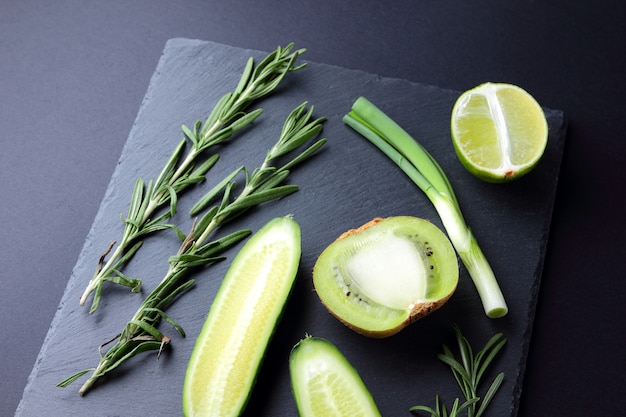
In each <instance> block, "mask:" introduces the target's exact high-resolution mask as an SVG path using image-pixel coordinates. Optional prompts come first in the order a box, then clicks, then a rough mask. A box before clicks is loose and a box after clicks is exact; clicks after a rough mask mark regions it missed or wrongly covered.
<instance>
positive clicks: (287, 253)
mask: <svg viewBox="0 0 626 417" xmlns="http://www.w3.org/2000/svg"><path fill="white" fill-rule="evenodd" d="M300 252H301V239H300V227H299V225H298V224H297V223H296V222H295V221H294V220H293V219H291V218H290V217H280V218H276V219H274V220H271V221H270V222H268V223H267V224H266V225H265V226H263V228H261V229H260V230H259V231H258V232H257V233H255V234H254V235H253V236H252V237H251V238H250V240H248V242H247V243H246V244H245V245H244V246H243V248H242V249H241V251H240V252H239V253H238V254H237V256H236V257H235V258H234V259H233V262H232V264H231V266H230V267H229V269H228V272H227V273H226V276H225V277H224V280H223V282H222V284H221V286H220V289H219V290H218V292H217V295H216V296H215V300H214V301H213V304H212V305H211V308H210V311H209V314H208V316H207V318H206V321H205V323H204V326H203V328H202V331H201V332H200V335H199V336H198V339H197V341H196V344H195V346H194V350H193V353H192V355H191V359H190V360H189V365H188V367H187V373H186V376H185V382H184V386H183V412H184V415H185V416H186V417H192V416H193V417H200V416H203V417H204V416H219V417H228V416H238V415H240V414H241V412H242V410H243V409H244V407H245V405H246V403H247V401H248V397H249V395H250V392H251V391H252V387H253V385H254V381H255V379H256V375H257V371H258V369H259V367H260V366H261V361H262V359H263V356H264V354H265V350H266V348H267V345H268V343H269V340H270V338H271V336H272V334H273V332H274V328H275V326H276V324H277V322H278V320H279V318H280V316H281V314H282V311H283V308H284V305H285V303H286V301H287V298H288V297H289V293H290V292H291V288H292V286H293V283H294V281H295V277H296V275H297V271H298V266H299V263H300Z"/></svg>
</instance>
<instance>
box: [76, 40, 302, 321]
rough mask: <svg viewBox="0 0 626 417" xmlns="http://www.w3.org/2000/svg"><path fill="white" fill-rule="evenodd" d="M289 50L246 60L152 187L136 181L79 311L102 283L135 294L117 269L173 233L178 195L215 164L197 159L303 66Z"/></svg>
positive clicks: (132, 282) (135, 285) (133, 283)
mask: <svg viewBox="0 0 626 417" xmlns="http://www.w3.org/2000/svg"><path fill="white" fill-rule="evenodd" d="M293 48H294V46H293V43H292V44H289V45H287V46H286V47H284V48H283V47H278V48H277V49H276V50H275V51H274V52H272V53H270V54H269V55H268V56H267V57H265V58H264V59H263V60H262V61H261V62H260V63H259V64H258V65H256V66H255V63H254V59H253V58H249V59H248V61H247V63H246V66H245V68H244V71H243V73H242V75H241V78H240V80H239V83H238V85H237V87H236V88H235V90H234V91H232V92H229V93H227V94H225V95H224V96H223V97H222V98H221V99H220V100H219V101H218V102H217V104H216V105H215V107H214V108H213V110H212V111H211V113H210V114H209V116H208V118H207V119H206V121H205V122H204V123H202V122H201V121H197V122H196V123H195V126H194V128H193V130H192V129H190V128H188V127H187V126H184V125H183V126H182V130H183V133H184V136H185V137H184V138H183V139H182V140H181V141H180V143H179V144H178V146H177V147H176V149H175V150H174V152H173V153H172V155H171V157H170V159H169V160H168V161H167V163H166V164H165V167H164V168H163V170H162V171H161V173H160V174H159V176H158V178H157V179H156V181H152V180H151V181H149V182H148V183H147V184H146V183H145V182H144V181H143V179H141V178H139V179H137V181H136V182H135V187H134V190H133V193H132V197H131V201H130V207H129V210H128V215H127V217H126V218H125V219H122V220H123V222H124V230H123V234H122V238H121V239H120V241H119V244H118V245H117V247H116V248H115V250H114V251H113V252H112V253H111V256H110V257H109V259H108V260H106V259H105V258H106V256H107V255H108V254H109V252H110V251H111V250H112V248H113V246H114V245H115V243H116V242H113V243H112V244H111V246H110V247H109V249H108V250H107V251H106V252H105V254H104V255H102V257H101V258H100V262H99V263H98V267H97V269H96V271H95V273H94V275H93V276H92V278H91V280H90V281H89V283H88V285H87V287H86V288H85V291H84V292H83V294H82V296H81V298H80V305H84V304H85V303H86V301H87V299H88V297H89V295H90V294H91V293H93V292H95V293H94V297H93V300H92V305H91V308H90V313H93V312H94V311H95V310H97V308H98V306H99V304H100V298H101V294H102V286H103V283H104V282H105V281H109V282H113V283H116V284H120V285H124V286H126V287H129V288H131V290H132V292H139V290H140V287H141V280H139V279H136V278H131V277H128V276H126V275H124V274H123V273H122V272H121V268H122V267H123V266H124V265H125V264H126V263H127V262H128V261H129V260H130V259H131V258H132V257H133V255H134V254H135V253H136V252H137V251H138V250H139V248H140V247H141V245H142V240H141V239H143V238H145V237H146V236H147V235H149V234H151V233H154V232H156V231H159V230H163V229H167V228H174V229H175V226H174V225H171V224H167V223H165V222H166V221H167V220H168V219H169V218H170V217H172V216H174V214H175V213H176V205H177V196H178V194H180V193H181V192H183V191H184V190H185V189H187V188H189V187H190V186H192V185H194V184H197V183H199V182H201V181H203V180H204V179H205V174H206V173H207V172H208V170H209V169H211V167H212V166H213V165H214V164H215V162H216V161H217V159H218V155H217V154H213V155H210V156H208V157H206V158H205V160H204V162H202V163H201V164H200V165H199V166H197V167H196V166H195V165H196V163H197V162H198V160H199V159H200V156H201V154H202V153H203V152H205V151H206V150H207V149H208V148H210V147H212V146H214V145H217V144H219V143H222V142H223V141H225V140H226V139H228V138H230V137H231V136H232V135H233V134H234V133H235V132H237V131H239V130H241V129H243V128H244V127H246V126H248V125H249V124H250V123H252V122H253V121H254V120H255V119H256V118H257V117H258V116H259V115H260V114H261V112H262V109H255V110H252V111H250V112H248V113H246V112H245V110H246V109H247V108H248V107H249V106H250V105H251V104H252V103H253V102H254V101H256V100H258V99H260V98H262V97H264V96H266V95H268V94H270V93H271V92H272V91H274V90H275V89H276V87H277V86H278V84H279V83H280V82H281V81H282V79H283V78H284V77H285V75H286V74H287V73H288V72H291V71H295V70H298V69H300V68H302V67H303V66H305V65H306V64H302V65H299V66H296V65H295V61H296V59H297V58H298V56H299V55H301V54H302V53H304V51H305V50H304V49H299V50H294V49H293ZM188 141H189V142H191V148H190V149H189V151H188V152H187V153H186V154H185V148H186V146H187V142H188ZM168 203H169V209H168V210H166V211H165V212H164V213H162V214H160V215H158V216H157V217H154V218H153V216H154V215H155V213H156V212H157V211H158V210H159V209H162V208H163V207H164V206H166V205H168Z"/></svg>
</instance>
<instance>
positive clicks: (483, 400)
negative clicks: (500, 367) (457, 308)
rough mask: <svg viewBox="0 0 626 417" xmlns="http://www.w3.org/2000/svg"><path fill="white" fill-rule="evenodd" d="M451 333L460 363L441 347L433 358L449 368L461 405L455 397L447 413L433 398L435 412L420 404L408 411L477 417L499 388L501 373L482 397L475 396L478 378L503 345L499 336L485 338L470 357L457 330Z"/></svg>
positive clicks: (467, 345)
mask: <svg viewBox="0 0 626 417" xmlns="http://www.w3.org/2000/svg"><path fill="white" fill-rule="evenodd" d="M454 331H455V333H456V337H457V342H458V346H459V352H460V354H461V360H460V361H458V360H457V359H456V358H455V357H454V354H453V353H452V351H451V350H450V349H449V348H448V347H447V346H445V345H444V346H443V351H444V353H442V354H439V355H437V357H438V358H439V360H441V361H442V362H444V363H445V364H447V365H449V366H450V369H451V370H452V373H453V375H454V378H455V379H456V381H457V383H458V385H459V387H460V388H461V391H462V392H463V395H464V396H465V402H463V403H462V404H461V405H459V399H458V398H456V399H455V400H454V403H453V405H452V408H451V409H450V411H449V412H448V410H447V408H446V406H445V405H444V404H443V403H442V401H441V398H440V397H439V395H437V396H436V406H435V409H432V408H430V407H427V406H424V405H416V406H414V407H411V409H410V411H411V412H416V411H424V412H427V413H430V415H431V417H458V416H460V415H461V412H462V411H463V410H467V416H468V417H481V416H482V415H483V413H484V412H485V410H486V409H487V406H488V405H489V403H490V402H491V400H492V399H493V397H494V396H495V395H496V392H497V391H498V389H499V388H500V385H502V381H503V380H504V373H502V372H501V373H499V374H498V375H497V376H496V377H495V379H494V380H493V382H492V383H491V385H490V386H489V388H488V389H487V391H486V392H485V394H484V395H483V396H482V397H479V396H478V387H479V385H480V382H481V379H482V377H483V376H484V375H485V372H486V371H487V369H488V368H489V365H491V363H492V361H493V360H494V358H495V356H496V355H497V354H498V352H499V351H500V350H501V349H502V347H503V346H504V345H505V344H506V339H504V337H503V336H502V334H501V333H497V334H496V335H494V336H493V337H492V338H491V339H489V341H488V342H487V343H486V344H485V346H484V347H483V348H482V350H481V351H480V352H478V354H477V355H475V356H474V352H473V350H472V346H471V345H470V343H469V341H468V340H467V339H466V338H465V337H464V336H463V335H462V334H461V330H460V329H459V328H458V327H457V326H454ZM477 407H478V408H477Z"/></svg>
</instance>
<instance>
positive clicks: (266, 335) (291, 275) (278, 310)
mask: <svg viewBox="0 0 626 417" xmlns="http://www.w3.org/2000/svg"><path fill="white" fill-rule="evenodd" d="M275 226H277V227H283V228H285V227H287V228H289V229H291V230H290V232H289V233H291V234H293V242H292V244H293V246H292V247H293V249H294V251H293V253H294V255H293V256H294V259H293V260H292V265H291V267H290V270H289V271H285V278H284V279H285V280H289V283H288V285H286V287H287V290H285V292H284V294H283V295H282V296H281V301H282V303H281V305H277V306H276V307H275V309H274V315H273V317H270V320H267V321H266V322H264V323H262V324H259V325H261V326H263V327H264V329H263V336H262V337H260V338H259V339H257V340H255V341H254V343H258V344H262V345H263V346H259V349H258V355H257V357H256V363H255V365H254V366H255V368H256V369H254V370H253V376H252V379H251V380H248V381H246V383H247V385H248V393H247V397H246V398H245V399H244V400H243V401H242V403H241V407H240V410H239V411H238V413H236V414H233V416H231V417H234V416H235V415H240V414H241V413H242V412H243V410H244V409H245V406H246V404H247V402H248V400H249V398H250V395H251V394H252V388H253V386H254V383H255V381H256V375H257V374H258V370H259V368H260V367H261V363H262V361H263V358H264V356H265V351H266V349H267V346H268V344H269V341H270V340H271V337H272V335H273V333H274V331H275V329H276V326H277V324H278V322H279V321H280V318H281V317H282V314H283V311H284V307H285V304H286V302H287V299H288V298H289V296H290V294H291V289H292V288H293V284H294V282H295V278H296V276H297V270H298V266H299V262H300V255H301V230H300V226H299V225H298V223H297V222H296V221H295V220H293V219H292V218H291V217H290V216H287V217H278V218H275V219H273V220H270V221H269V222H268V223H266V224H265V225H264V226H263V227H262V228H261V229H259V230H258V231H257V232H256V233H255V234H253V235H252V237H251V238H250V239H249V240H248V242H246V244H245V245H244V246H243V247H242V248H241V250H240V251H239V253H238V254H237V255H236V256H235V258H234V259H233V261H232V263H231V266H230V267H229V270H228V271H227V273H226V276H225V277H224V280H223V281H222V285H221V286H220V289H219V290H218V292H217V294H216V296H215V299H214V300H213V305H217V304H222V303H220V301H219V300H220V298H221V295H222V294H223V293H224V292H226V291H225V290H224V288H225V287H226V285H225V284H226V283H227V281H228V280H231V279H234V278H235V277H234V275H235V274H231V273H230V272H231V270H233V269H236V265H235V264H236V263H237V262H239V261H240V260H242V259H243V258H244V257H246V256H247V254H246V247H248V246H254V245H255V243H256V241H258V240H261V239H265V238H266V237H265V235H266V234H268V233H272V228H273V227H275ZM222 298H223V297H222ZM212 308H213V307H212ZM272 319H274V320H272ZM211 321H212V314H211V311H209V314H208V316H207V318H206V320H205V323H204V325H203V327H202V330H201V331H200V334H199V335H198V338H197V340H196V347H197V346H198V344H199V343H200V341H201V340H202V336H203V333H204V332H205V329H208V328H209V327H210V326H211ZM250 343H253V341H250ZM196 347H194V351H193V352H192V355H191V358H190V360H189V364H188V367H187V376H186V377H185V382H184V385H183V398H182V409H183V415H184V416H185V417H190V416H192V415H193V413H192V412H191V406H189V405H188V402H189V400H188V399H187V396H188V391H187V389H186V388H187V385H188V378H189V374H190V371H191V369H192V368H193V366H194V363H195V361H194V359H195V356H196V354H197V352H196ZM220 417H226V416H220Z"/></svg>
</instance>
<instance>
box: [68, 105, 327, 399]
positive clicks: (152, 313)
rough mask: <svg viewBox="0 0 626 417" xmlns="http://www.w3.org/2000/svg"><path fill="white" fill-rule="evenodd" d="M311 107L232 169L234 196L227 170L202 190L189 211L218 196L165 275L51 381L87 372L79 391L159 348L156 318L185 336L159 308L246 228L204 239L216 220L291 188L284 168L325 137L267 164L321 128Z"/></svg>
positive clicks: (296, 111) (218, 222)
mask: <svg viewBox="0 0 626 417" xmlns="http://www.w3.org/2000/svg"><path fill="white" fill-rule="evenodd" d="M312 112H313V106H311V107H310V108H309V109H308V110H307V108H306V103H303V104H302V105H300V106H298V107H297V108H296V109H294V110H293V111H292V112H291V113H290V114H289V116H288V117H287V119H286V121H285V124H284V127H283V130H282V132H281V135H280V138H279V140H278V141H277V142H276V144H275V145H274V146H273V147H272V148H271V149H270V151H269V152H268V153H267V156H266V158H265V160H264V162H263V164H262V165H261V166H260V167H259V168H257V169H255V170H254V171H253V173H252V175H248V170H247V169H246V168H245V167H243V168H240V169H238V170H236V171H235V173H238V172H240V171H244V172H245V173H246V184H245V186H244V188H243V190H242V191H241V192H240V193H239V194H238V195H237V196H236V197H233V196H231V193H232V191H233V189H234V186H235V182H234V177H235V176H236V175H232V174H230V175H228V176H227V177H226V178H225V180H224V181H221V182H220V183H219V184H218V185H217V186H216V187H214V188H213V189H212V190H211V191H210V192H209V193H207V196H205V198H203V199H201V201H200V203H201V204H199V205H197V206H196V207H194V210H193V211H194V212H196V211H199V210H201V208H202V207H205V206H207V205H209V204H210V202H211V201H213V200H214V199H215V198H218V197H220V196H221V200H220V202H219V203H218V204H216V205H214V206H213V207H211V208H210V209H209V210H208V211H207V212H206V214H204V215H203V216H202V217H201V218H200V220H199V221H197V222H194V225H193V226H192V228H191V231H190V232H189V233H188V234H187V235H186V236H181V238H182V239H183V241H182V244H181V246H180V248H179V249H178V252H177V254H176V255H174V256H171V257H170V258H169V260H168V262H169V268H168V271H167V273H166V275H165V277H164V278H163V279H162V280H161V282H160V283H159V285H158V286H157V287H156V288H155V289H154V290H153V291H152V292H151V293H150V294H149V295H148V296H147V297H146V299H145V300H144V302H143V303H142V304H141V306H140V307H139V309H138V310H137V312H136V313H135V315H134V316H133V318H132V319H131V320H130V321H128V322H127V323H126V325H125V327H124V330H123V331H122V332H121V333H120V334H119V335H117V336H116V337H114V338H113V339H112V340H111V341H109V342H107V343H105V344H104V345H102V346H101V349H102V348H103V347H105V346H106V345H108V344H109V343H112V342H115V344H114V345H113V346H112V347H111V348H110V349H109V350H107V352H106V353H105V354H104V355H102V356H101V358H100V362H99V364H98V366H97V367H96V368H90V369H86V370H83V371H80V372H78V373H76V374H74V375H72V376H70V377H69V378H67V379H65V380H63V381H61V382H60V383H58V384H57V386H59V387H66V386H68V385H70V384H71V383H72V382H74V381H76V380H77V379H79V378H80V377H82V376H83V375H85V374H87V373H90V372H92V375H91V376H90V377H89V379H88V380H87V381H86V382H85V383H84V384H83V386H82V387H81V388H80V390H79V394H80V395H84V394H85V393H87V391H89V390H90V389H91V388H92V387H93V385H94V383H95V382H96V381H97V380H98V379H99V378H100V377H102V376H103V375H106V374H107V373H109V372H111V371H113V370H114V369H115V368H117V367H118V366H120V365H121V364H123V363H124V362H126V361H127V360H129V359H131V358H132V357H133V356H135V355H137V354H139V353H142V352H146V351H154V350H158V351H159V354H160V353H161V351H162V349H163V348H164V347H165V346H166V345H168V344H169V343H170V341H171V339H170V338H169V337H168V336H166V335H164V334H163V333H161V331H159V330H158V329H157V325H158V323H159V322H160V320H161V319H163V320H165V321H167V322H168V323H169V324H171V325H172V326H173V327H174V328H175V329H176V330H177V331H178V332H179V333H180V334H181V336H183V337H184V336H185V332H184V330H183V329H182V327H181V326H180V325H179V324H178V323H177V322H175V321H174V320H173V319H172V318H171V317H169V316H168V315H167V314H166V313H165V308H166V307H167V306H168V305H169V304H170V303H171V302H172V301H174V300H175V299H176V298H177V297H178V296H179V295H180V294H182V293H183V292H185V291H186V290H188V289H189V288H190V287H191V286H193V285H194V282H195V281H194V280H193V279H187V276H188V273H189V272H190V271H191V270H192V269H193V268H196V267H200V266H205V265H208V264H212V263H215V262H218V261H220V260H222V259H224V258H223V257H222V256H220V253H222V252H223V251H224V250H226V249H228V248H229V247H231V246H232V245H234V244H236V243H237V242H239V241H241V240H242V239H244V238H246V237H247V236H248V235H249V234H250V231H249V230H239V231H237V232H234V233H231V234H229V235H227V236H225V237H223V238H220V239H217V240H213V241H209V239H210V238H211V236H212V235H213V233H214V232H215V230H216V229H217V228H218V227H219V226H221V225H223V224H225V223H226V222H228V221H231V220H233V219H235V218H236V217H237V216H238V215H240V214H242V213H243V212H245V211H246V210H248V209H249V208H251V207H254V206H257V205H259V204H262V203H265V202H268V201H272V200H276V199H278V198H282V197H285V196H287V195H289V194H291V193H293V192H295V191H297V189H298V187H297V186H296V185H292V184H287V185H281V184H282V183H283V181H284V180H285V179H286V178H287V176H288V174H289V171H288V169H289V168H291V167H293V166H294V165H296V164H298V163H301V162H302V161H304V160H305V159H307V158H309V157H310V156H312V155H313V154H314V153H315V152H316V151H317V150H318V149H320V148H321V147H322V146H323V145H324V144H325V143H326V139H319V140H317V141H315V142H314V143H313V144H311V145H310V146H308V147H306V149H304V150H303V151H302V152H300V153H299V154H298V155H297V156H296V157H294V158H293V159H291V160H290V161H289V162H287V163H285V164H284V165H282V166H280V167H279V168H276V167H275V166H273V165H271V164H272V163H273V162H275V159H276V158H278V157H280V156H283V155H286V154H287V153H290V152H293V151H296V150H297V149H299V148H300V147H301V146H303V145H304V144H305V143H306V142H307V141H309V140H310V139H312V138H314V137H315V136H317V135H318V134H319V133H320V132H321V131H322V124H323V122H324V121H325V120H326V119H325V118H317V119H312V118H311V115H312ZM206 242H208V243H206Z"/></svg>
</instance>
